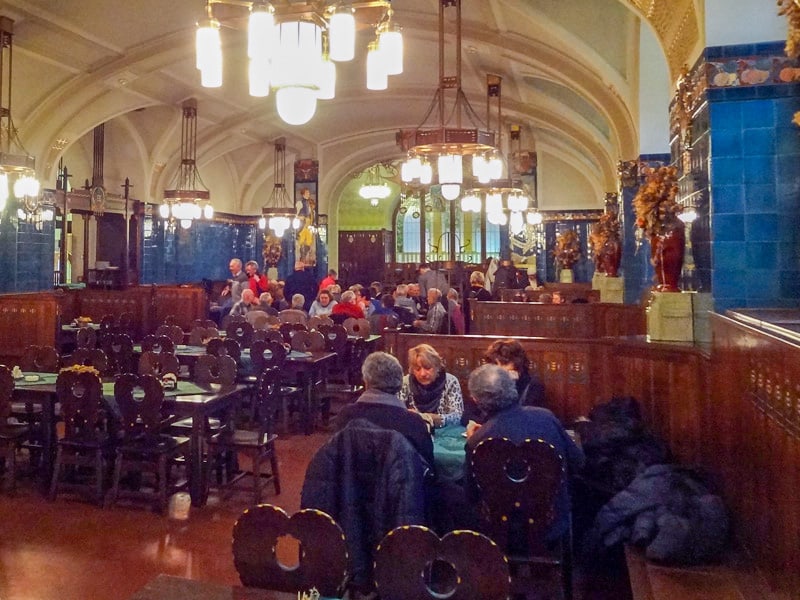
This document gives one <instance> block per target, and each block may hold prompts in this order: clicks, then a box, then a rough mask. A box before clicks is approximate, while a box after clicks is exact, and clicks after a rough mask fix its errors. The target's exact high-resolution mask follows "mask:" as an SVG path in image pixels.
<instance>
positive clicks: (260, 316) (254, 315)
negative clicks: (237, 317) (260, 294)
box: [244, 310, 269, 330]
mask: <svg viewBox="0 0 800 600" xmlns="http://www.w3.org/2000/svg"><path fill="white" fill-rule="evenodd" d="M244 318H245V319H246V320H247V322H248V323H250V325H252V326H253V329H255V330H259V329H266V328H267V327H269V315H268V314H267V313H266V312H264V311H263V310H251V311H250V312H248V313H247V314H246V315H245V316H244Z"/></svg>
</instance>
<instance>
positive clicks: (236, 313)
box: [230, 288, 260, 317]
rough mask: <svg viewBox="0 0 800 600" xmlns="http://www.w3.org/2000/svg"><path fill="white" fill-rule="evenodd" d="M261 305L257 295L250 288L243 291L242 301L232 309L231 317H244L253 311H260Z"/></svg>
mask: <svg viewBox="0 0 800 600" xmlns="http://www.w3.org/2000/svg"><path fill="white" fill-rule="evenodd" d="M259 308H260V305H259V303H258V299H257V298H256V295H255V294H254V293H253V291H252V290H251V289H250V288H245V289H243V290H242V299H241V300H239V301H238V302H237V303H235V304H234V305H233V306H232V307H231V312H230V316H232V317H243V316H245V315H246V314H247V313H249V312H250V311H251V310H259Z"/></svg>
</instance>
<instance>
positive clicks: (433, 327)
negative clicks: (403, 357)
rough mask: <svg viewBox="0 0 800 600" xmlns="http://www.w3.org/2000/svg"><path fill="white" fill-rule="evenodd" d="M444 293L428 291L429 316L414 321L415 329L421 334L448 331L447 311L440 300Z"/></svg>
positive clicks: (434, 290)
mask: <svg viewBox="0 0 800 600" xmlns="http://www.w3.org/2000/svg"><path fill="white" fill-rule="evenodd" d="M441 299H442V292H440V291H439V290H438V289H436V288H431V289H429V290H428V306H429V308H428V314H427V315H425V318H424V319H417V320H416V321H414V327H415V328H416V329H417V331H418V332H420V333H443V332H444V331H446V329H447V325H448V316H447V311H446V310H445V309H444V306H442V303H441V302H440V300H441Z"/></svg>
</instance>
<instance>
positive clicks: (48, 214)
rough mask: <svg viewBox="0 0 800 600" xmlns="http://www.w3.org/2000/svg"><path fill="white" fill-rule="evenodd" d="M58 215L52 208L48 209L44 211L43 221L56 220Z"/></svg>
mask: <svg viewBox="0 0 800 600" xmlns="http://www.w3.org/2000/svg"><path fill="white" fill-rule="evenodd" d="M55 216H56V214H55V212H54V211H53V209H52V208H50V207H47V208H45V209H44V210H42V220H44V221H52V220H53V219H54V218H55Z"/></svg>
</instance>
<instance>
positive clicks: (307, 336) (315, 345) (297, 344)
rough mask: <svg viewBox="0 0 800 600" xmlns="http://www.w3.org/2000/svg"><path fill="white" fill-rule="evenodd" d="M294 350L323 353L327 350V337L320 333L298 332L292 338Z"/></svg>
mask: <svg viewBox="0 0 800 600" xmlns="http://www.w3.org/2000/svg"><path fill="white" fill-rule="evenodd" d="M292 350H297V351H299V352H323V351H324V350H325V337H324V336H323V335H322V334H321V333H320V332H319V331H297V332H295V334H294V335H293V336H292Z"/></svg>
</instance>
